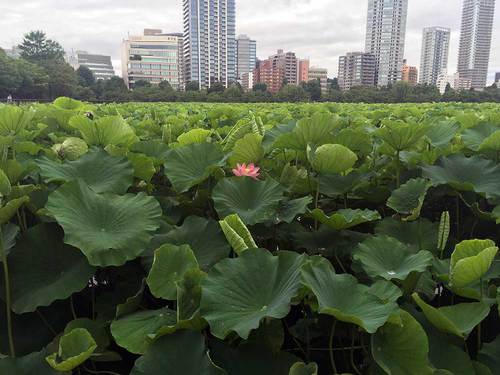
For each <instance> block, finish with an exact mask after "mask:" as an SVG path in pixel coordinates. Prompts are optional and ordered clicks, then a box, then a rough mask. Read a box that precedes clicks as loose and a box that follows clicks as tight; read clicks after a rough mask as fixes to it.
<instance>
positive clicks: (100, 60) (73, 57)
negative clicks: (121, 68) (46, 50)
mask: <svg viewBox="0 0 500 375" xmlns="http://www.w3.org/2000/svg"><path fill="white" fill-rule="evenodd" d="M66 61H67V62H68V63H69V64H70V65H71V66H72V67H73V69H75V70H76V69H78V68H79V67H80V66H86V67H87V68H89V70H90V71H91V72H92V73H93V74H94V77H95V79H110V78H111V77H114V76H115V69H114V68H113V64H112V62H111V56H106V55H97V54H91V53H88V52H87V51H72V52H71V53H70V54H68V55H66Z"/></svg>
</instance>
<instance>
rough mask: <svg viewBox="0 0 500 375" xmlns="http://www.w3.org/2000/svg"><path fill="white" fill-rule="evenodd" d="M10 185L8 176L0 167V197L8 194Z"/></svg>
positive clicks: (10, 188)
mask: <svg viewBox="0 0 500 375" xmlns="http://www.w3.org/2000/svg"><path fill="white" fill-rule="evenodd" d="M11 190H12V186H11V185H10V181H9V178H8V177H7V175H6V174H5V172H4V171H3V170H1V169H0V197H5V196H7V195H9V194H10V192H11Z"/></svg>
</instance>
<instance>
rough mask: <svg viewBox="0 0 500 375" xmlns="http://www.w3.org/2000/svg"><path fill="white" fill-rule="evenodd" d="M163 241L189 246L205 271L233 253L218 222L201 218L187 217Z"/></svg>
mask: <svg viewBox="0 0 500 375" xmlns="http://www.w3.org/2000/svg"><path fill="white" fill-rule="evenodd" d="M162 241H163V242H162V243H171V244H173V245H189V246H190V247H191V249H192V250H193V253H194V255H195V256H196V260H197V261H198V264H199V265H200V268H201V269H204V270H207V269H209V268H210V267H212V266H213V265H214V264H215V263H217V262H218V261H219V260H221V259H224V258H227V256H228V255H229V252H230V251H231V249H230V247H229V245H228V243H227V241H226V239H225V238H224V234H223V232H222V231H221V228H220V227H219V225H218V224H217V222H216V221H215V220H211V219H210V220H207V219H205V218H203V217H199V216H189V217H187V218H186V219H185V220H184V222H183V223H182V225H181V226H179V227H174V228H173V229H172V230H170V231H169V232H168V233H167V234H166V235H165V236H164V238H163V239H162ZM254 247H256V246H254Z"/></svg>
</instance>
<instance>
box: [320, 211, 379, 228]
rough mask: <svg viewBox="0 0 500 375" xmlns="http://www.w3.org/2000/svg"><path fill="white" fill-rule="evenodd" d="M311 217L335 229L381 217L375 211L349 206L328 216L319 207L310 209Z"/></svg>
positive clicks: (349, 226) (350, 226) (353, 225)
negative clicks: (354, 208)
mask: <svg viewBox="0 0 500 375" xmlns="http://www.w3.org/2000/svg"><path fill="white" fill-rule="evenodd" d="M311 217H312V218H313V219H314V220H317V221H319V222H320V223H322V224H325V225H327V226H329V227H330V228H333V229H335V230H343V229H349V228H352V227H355V226H356V225H360V224H364V223H368V222H371V221H376V220H380V219H381V216H380V214H379V213H378V212H377V211H372V210H366V209H365V210H360V209H356V210H353V209H350V208H348V209H341V210H338V211H336V212H334V213H332V214H331V215H330V216H328V215H326V214H325V213H324V212H323V210H321V209H320V208H315V209H314V210H312V211H311Z"/></svg>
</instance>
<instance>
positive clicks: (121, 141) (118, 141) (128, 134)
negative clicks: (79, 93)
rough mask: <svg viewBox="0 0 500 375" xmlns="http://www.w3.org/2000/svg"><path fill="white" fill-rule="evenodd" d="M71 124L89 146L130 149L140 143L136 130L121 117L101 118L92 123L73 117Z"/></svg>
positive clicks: (83, 118)
mask: <svg viewBox="0 0 500 375" xmlns="http://www.w3.org/2000/svg"><path fill="white" fill-rule="evenodd" d="M69 123H70V125H71V126H72V127H73V128H75V129H77V130H78V131H79V132H80V134H81V135H82V138H83V139H84V141H85V142H87V144H89V145H97V146H102V147H106V146H107V145H115V146H125V147H128V146H131V145H132V144H134V143H136V142H137V141H138V138H137V136H136V135H135V132H134V129H133V128H132V127H131V126H130V125H129V124H127V122H126V121H125V120H124V119H123V118H122V117H121V116H107V117H101V118H99V119H97V120H95V121H92V120H90V119H88V118H87V117H85V116H82V115H79V116H73V117H72V118H71V119H70V121H69Z"/></svg>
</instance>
